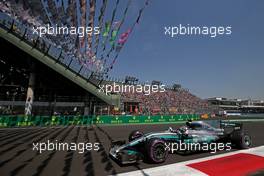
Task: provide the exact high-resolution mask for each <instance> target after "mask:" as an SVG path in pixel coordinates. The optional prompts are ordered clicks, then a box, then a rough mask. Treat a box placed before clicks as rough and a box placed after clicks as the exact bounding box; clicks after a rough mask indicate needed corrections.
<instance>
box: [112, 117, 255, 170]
mask: <svg viewBox="0 0 264 176" xmlns="http://www.w3.org/2000/svg"><path fill="white" fill-rule="evenodd" d="M128 140H129V143H127V144H126V141H113V142H112V145H111V149H110V152H109V156H110V157H111V158H112V159H113V160H115V161H116V162H118V163H119V164H122V165H123V164H131V163H136V162H138V161H142V160H144V161H147V162H151V163H161V162H164V161H165V160H166V158H167V156H168V153H174V152H175V153H191V152H197V151H199V150H203V149H205V150H207V151H210V150H212V149H210V145H211V144H221V145H219V146H221V147H220V148H222V149H217V150H223V148H225V147H226V149H229V150H230V149H231V147H234V148H237V149H246V148H249V147H250V146H251V137H250V136H249V135H247V134H245V133H244V131H243V129H242V124H240V123H232V122H227V121H220V120H212V121H209V120H208V121H193V122H192V121H188V122H186V125H185V126H182V127H180V128H178V129H176V130H173V129H172V128H169V129H168V130H166V131H161V132H152V133H148V134H143V133H142V132H140V131H137V130H136V131H132V132H131V134H130V135H129V137H128ZM183 144H184V147H182V148H183V149H182V148H180V147H179V146H181V145H183ZM228 144H229V145H228ZM187 145H188V146H191V147H186V146H187ZM176 146H177V147H176ZM212 146H215V145H212Z"/></svg>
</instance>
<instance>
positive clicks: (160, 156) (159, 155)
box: [146, 139, 168, 163]
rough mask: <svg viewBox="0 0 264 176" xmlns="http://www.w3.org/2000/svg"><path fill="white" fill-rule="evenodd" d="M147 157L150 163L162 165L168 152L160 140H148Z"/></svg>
mask: <svg viewBox="0 0 264 176" xmlns="http://www.w3.org/2000/svg"><path fill="white" fill-rule="evenodd" d="M146 149H147V157H148V159H149V161H150V162H153V163H162V162H164V161H165V160H166V159H167V156H168V150H166V145H165V142H164V141H163V140H161V139H150V140H149V141H148V143H147V148H146Z"/></svg>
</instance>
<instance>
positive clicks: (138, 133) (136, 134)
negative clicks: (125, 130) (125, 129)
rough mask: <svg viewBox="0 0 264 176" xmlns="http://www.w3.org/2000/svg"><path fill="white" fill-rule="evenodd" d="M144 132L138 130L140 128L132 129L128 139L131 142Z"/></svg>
mask: <svg viewBox="0 0 264 176" xmlns="http://www.w3.org/2000/svg"><path fill="white" fill-rule="evenodd" d="M143 135H144V133H142V132H141V131H138V130H134V131H132V132H131V133H130V134H129V136H128V141H129V142H131V141H133V140H135V139H137V138H140V137H141V136H143Z"/></svg>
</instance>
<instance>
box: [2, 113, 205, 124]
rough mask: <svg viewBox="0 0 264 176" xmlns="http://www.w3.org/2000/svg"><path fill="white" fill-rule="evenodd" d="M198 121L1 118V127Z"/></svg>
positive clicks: (174, 118) (183, 118) (177, 118)
mask: <svg viewBox="0 0 264 176" xmlns="http://www.w3.org/2000/svg"><path fill="white" fill-rule="evenodd" d="M189 119H191V120H198V119H200V115H196V114H182V115H164V116H161V115H155V116H126V115H121V116H108V115H105V116H24V115H21V116H14V115H7V116H0V127H21V126H22V127H23V126H68V125H92V124H105V125H107V124H155V123H175V122H180V121H186V120H189Z"/></svg>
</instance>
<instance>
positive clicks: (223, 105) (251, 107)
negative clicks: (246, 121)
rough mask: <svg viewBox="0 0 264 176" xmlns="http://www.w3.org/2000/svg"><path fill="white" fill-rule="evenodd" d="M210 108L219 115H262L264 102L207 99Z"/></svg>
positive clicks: (217, 98)
mask: <svg viewBox="0 0 264 176" xmlns="http://www.w3.org/2000/svg"><path fill="white" fill-rule="evenodd" d="M207 101H208V103H209V104H210V106H212V107H214V108H215V109H217V110H218V112H215V113H216V114H219V115H223V114H226V115H241V114H263V113H264V101H263V100H251V99H246V100H242V99H228V98H222V97H214V98H208V99H207Z"/></svg>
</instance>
